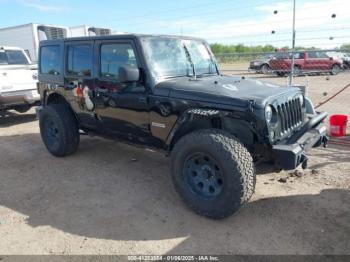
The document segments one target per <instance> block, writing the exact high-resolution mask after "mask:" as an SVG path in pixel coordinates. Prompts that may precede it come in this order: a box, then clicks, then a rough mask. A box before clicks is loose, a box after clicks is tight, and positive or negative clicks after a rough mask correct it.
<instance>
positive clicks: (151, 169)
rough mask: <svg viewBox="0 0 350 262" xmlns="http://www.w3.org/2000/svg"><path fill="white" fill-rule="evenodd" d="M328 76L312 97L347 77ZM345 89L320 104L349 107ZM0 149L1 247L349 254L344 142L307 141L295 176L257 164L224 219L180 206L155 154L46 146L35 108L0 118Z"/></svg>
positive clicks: (349, 178)
mask: <svg viewBox="0 0 350 262" xmlns="http://www.w3.org/2000/svg"><path fill="white" fill-rule="evenodd" d="M260 77H261V76H260ZM325 78H326V76H318V77H314V79H313V82H312V84H310V94H311V97H312V98H313V99H314V100H315V101H316V102H319V101H321V100H323V99H324V96H323V95H322V93H323V92H325V91H324V90H328V92H329V93H331V92H333V91H334V90H336V89H337V88H338V87H340V86H341V85H343V82H344V84H345V82H346V81H347V82H348V83H349V82H350V81H349V80H350V77H348V78H346V77H345V76H344V74H342V75H339V76H336V77H331V80H330V81H328V80H325ZM338 78H339V79H338ZM304 79H305V77H304V78H302V77H301V78H299V80H300V81H301V80H304ZM317 79H319V80H317ZM269 80H272V81H283V80H281V79H278V78H274V77H270V78H269ZM317 81H319V82H317ZM342 81H343V82H342ZM322 83H337V84H336V85H332V86H328V87H327V84H322ZM321 84H322V85H321ZM349 93H350V92H349V91H348V92H347V93H346V94H345V95H344V96H342V97H340V98H339V99H338V100H335V101H334V102H332V103H331V104H328V105H327V106H325V107H324V108H322V109H325V110H328V111H331V113H340V112H341V113H347V114H349V113H350V108H349V99H350V97H349ZM0 150H1V154H0V155H1V157H0V253H1V254H201V253H210V254H349V255H350V148H349V147H337V148H336V147H334V146H330V148H328V149H326V150H324V149H317V150H314V151H313V153H312V156H311V157H310V158H311V163H310V169H308V170H306V171H303V172H302V173H297V174H296V175H291V174H288V173H286V172H284V173H280V174H276V173H269V172H267V171H266V168H265V167H259V173H260V174H259V175H258V180H257V187H256V193H255V195H254V197H253V199H252V200H251V201H250V203H249V204H248V205H247V206H245V207H244V208H243V209H242V210H241V211H240V212H239V213H238V214H236V215H235V216H233V217H230V218H228V219H225V220H222V221H213V220H209V219H206V218H202V217H199V216H197V215H195V214H194V213H193V212H192V211H190V210H189V209H187V208H186V207H185V205H184V204H183V203H182V202H181V200H180V198H179V197H178V195H177V194H176V193H175V191H174V189H173V186H172V184H171V180H170V174H169V159H168V158H166V157H164V156H162V155H161V154H159V153H155V152H151V151H148V150H142V149H135V148H134V147H130V146H127V145H123V144H119V143H116V142H110V141H107V140H103V139H99V138H91V137H83V138H82V141H81V145H80V150H79V151H78V153H77V154H75V155H74V156H72V157H69V158H65V159H58V158H55V157H53V156H51V155H49V153H48V152H47V151H46V149H45V148H44V145H43V144H42V142H41V139H40V135H39V130H38V123H37V121H36V119H35V116H34V113H33V111H31V112H30V113H28V114H23V115H20V114H14V113H11V115H10V116H8V117H6V118H5V119H0ZM280 178H286V183H282V182H279V181H278V180H280ZM282 181H284V180H282Z"/></svg>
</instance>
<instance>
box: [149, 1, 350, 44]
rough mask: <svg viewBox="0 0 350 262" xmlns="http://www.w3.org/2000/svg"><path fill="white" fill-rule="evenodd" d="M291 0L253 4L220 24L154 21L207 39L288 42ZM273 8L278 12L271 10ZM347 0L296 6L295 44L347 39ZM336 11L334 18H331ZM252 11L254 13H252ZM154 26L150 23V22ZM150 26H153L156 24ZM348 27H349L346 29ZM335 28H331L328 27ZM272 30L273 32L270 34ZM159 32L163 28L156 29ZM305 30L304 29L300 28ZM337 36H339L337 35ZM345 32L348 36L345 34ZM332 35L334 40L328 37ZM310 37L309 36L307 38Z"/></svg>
mask: <svg viewBox="0 0 350 262" xmlns="http://www.w3.org/2000/svg"><path fill="white" fill-rule="evenodd" d="M292 3H293V2H292V1H281V2H278V3H275V4H274V5H273V6H272V5H268V4H266V5H261V6H256V7H255V11H252V15H249V17H240V18H236V19H229V20H226V21H224V22H222V23H220V24H218V23H213V22H210V21H208V19H205V18H203V19H189V20H178V21H174V22H169V21H158V22H154V21H153V25H155V26H156V27H157V25H158V26H160V27H161V28H163V29H164V27H166V28H167V29H168V30H169V29H172V30H173V31H175V32H179V31H180V28H183V31H184V34H189V35H192V36H197V37H202V38H205V39H207V40H209V41H210V42H230V43H244V44H248V45H249V44H251V45H257V44H273V45H275V46H285V45H289V46H290V45H291V35H292V17H293V4H292ZM274 10H278V13H277V14H276V15H275V14H273V12H274ZM349 10H350V1H343V0H317V1H315V0H313V1H311V0H309V1H306V2H303V3H298V1H297V6H296V31H297V43H296V44H297V45H304V46H321V47H324V48H328V47H334V46H335V45H339V43H348V42H350V11H349ZM332 14H336V18H332ZM253 15H254V16H253ZM152 27H153V26H152ZM156 27H153V28H156ZM344 27H345V28H346V27H347V28H348V29H349V30H345V28H344ZM333 28H334V29H337V28H338V30H333V31H332V30H331V29H333ZM272 30H274V31H276V34H271V32H272ZM158 31H159V32H161V31H162V29H159V30H158ZM303 31H304V32H303ZM337 36H338V38H337ZM344 36H348V37H344ZM330 37H333V38H334V39H333V40H329V38H330ZM309 38H312V39H309Z"/></svg>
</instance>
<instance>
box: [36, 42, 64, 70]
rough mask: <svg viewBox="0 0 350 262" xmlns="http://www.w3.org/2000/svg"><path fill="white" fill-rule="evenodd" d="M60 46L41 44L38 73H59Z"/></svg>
mask: <svg viewBox="0 0 350 262" xmlns="http://www.w3.org/2000/svg"><path fill="white" fill-rule="evenodd" d="M61 52H62V51H61V47H60V46H59V45H51V46H43V47H41V49H40V73H41V74H48V75H61V74H62V72H61V70H62V69H61V68H62V67H61V57H62V56H61Z"/></svg>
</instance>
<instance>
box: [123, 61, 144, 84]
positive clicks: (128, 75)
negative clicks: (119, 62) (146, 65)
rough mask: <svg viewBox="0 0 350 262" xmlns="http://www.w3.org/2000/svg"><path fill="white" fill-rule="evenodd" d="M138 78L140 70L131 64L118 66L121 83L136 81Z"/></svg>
mask: <svg viewBox="0 0 350 262" xmlns="http://www.w3.org/2000/svg"><path fill="white" fill-rule="evenodd" d="M139 80H140V70H139V69H138V68H136V67H132V66H127V65H125V66H121V67H119V81H120V82H121V83H128V82H137V81H139Z"/></svg>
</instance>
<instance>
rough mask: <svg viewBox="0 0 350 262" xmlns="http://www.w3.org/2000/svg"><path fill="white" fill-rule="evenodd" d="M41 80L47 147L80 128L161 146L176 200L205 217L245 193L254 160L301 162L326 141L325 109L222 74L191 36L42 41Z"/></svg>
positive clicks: (56, 146) (72, 148)
mask: <svg viewBox="0 0 350 262" xmlns="http://www.w3.org/2000/svg"><path fill="white" fill-rule="evenodd" d="M38 90H39V93H40V95H41V103H42V107H40V108H39V109H38V114H39V119H40V132H41V136H42V140H43V141H44V143H45V145H46V147H47V149H48V150H49V151H50V153H52V154H53V155H55V156H58V157H64V156H68V155H71V154H73V153H74V152H76V150H77V148H78V145H79V137H80V134H83V133H85V134H86V133H87V134H92V135H99V136H103V137H106V138H112V139H118V140H121V141H125V142H128V143H132V144H139V145H142V146H145V147H151V148H155V149H158V150H162V151H164V152H165V153H169V154H170V155H171V172H172V177H173V181H174V184H175V188H176V190H177V191H178V192H179V194H180V195H181V197H182V198H183V200H184V201H185V202H186V204H187V205H188V206H190V207H191V208H192V209H194V210H195V211H196V212H197V213H199V214H201V215H204V216H208V217H211V218H224V217H227V216H229V215H231V214H233V213H234V212H236V211H237V210H238V209H239V208H240V207H241V206H242V205H243V204H244V203H246V202H247V201H248V200H249V199H250V197H251V196H252V194H253V192H254V187H255V181H256V178H255V168H254V165H255V163H256V162H260V161H263V160H266V161H269V162H270V163H272V162H273V163H274V166H275V168H276V169H286V170H290V169H294V168H296V167H297V166H299V165H300V164H303V165H304V166H305V165H306V162H307V157H306V156H305V152H306V151H307V150H308V149H310V148H312V147H315V146H320V145H322V144H325V143H326V141H327V138H326V127H325V125H324V124H323V123H322V121H323V120H324V119H325V118H326V116H327V114H326V113H314V114H308V112H307V111H308V110H307V109H306V108H307V104H308V101H309V100H307V99H305V97H304V95H303V93H302V92H301V90H300V89H298V88H295V87H280V86H276V85H273V84H269V83H263V82H260V81H256V80H250V79H245V78H244V77H230V76H224V75H222V74H221V72H220V70H219V68H218V65H217V63H216V62H215V58H214V56H213V54H212V52H211V51H210V48H209V46H208V44H207V43H206V42H205V41H203V40H201V39H196V38H187V37H175V36H154V35H113V36H103V37H84V38H71V39H64V40H51V41H43V42H41V44H40V56H39V84H38Z"/></svg>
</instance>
